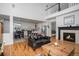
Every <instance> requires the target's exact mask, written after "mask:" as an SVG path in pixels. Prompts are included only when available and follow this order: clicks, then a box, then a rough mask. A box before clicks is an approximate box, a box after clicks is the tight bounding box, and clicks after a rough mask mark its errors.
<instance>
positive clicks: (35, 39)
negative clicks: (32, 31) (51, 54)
mask: <svg viewBox="0 0 79 59" xmlns="http://www.w3.org/2000/svg"><path fill="white" fill-rule="evenodd" d="M49 42H50V37H48V36H42V35H31V36H30V37H29V39H28V45H29V46H31V47H32V48H33V49H36V48H38V47H41V46H42V45H44V44H46V43H49Z"/></svg>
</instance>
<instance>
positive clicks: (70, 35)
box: [58, 26, 79, 43]
mask: <svg viewBox="0 0 79 59" xmlns="http://www.w3.org/2000/svg"><path fill="white" fill-rule="evenodd" d="M63 35H64V36H63ZM66 37H67V38H66ZM58 39H59V40H62V41H63V40H67V41H71V42H75V43H79V26H72V27H58Z"/></svg>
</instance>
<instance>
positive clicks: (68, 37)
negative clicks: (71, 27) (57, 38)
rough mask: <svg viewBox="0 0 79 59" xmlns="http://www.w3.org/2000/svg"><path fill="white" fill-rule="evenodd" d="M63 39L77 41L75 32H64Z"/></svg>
mask: <svg viewBox="0 0 79 59" xmlns="http://www.w3.org/2000/svg"><path fill="white" fill-rule="evenodd" d="M63 40H66V41H71V42H75V33H66V32H63Z"/></svg>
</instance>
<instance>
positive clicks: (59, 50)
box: [42, 42, 74, 56]
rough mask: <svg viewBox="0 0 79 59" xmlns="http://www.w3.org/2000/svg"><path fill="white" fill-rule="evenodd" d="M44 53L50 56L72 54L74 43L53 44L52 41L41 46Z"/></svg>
mask: <svg viewBox="0 0 79 59" xmlns="http://www.w3.org/2000/svg"><path fill="white" fill-rule="evenodd" d="M42 48H43V50H44V52H45V53H47V54H48V55H51V56H69V55H73V54H74V44H73V45H72V43H69V42H64V43H63V44H60V45H59V46H55V45H54V44H53V43H49V44H46V45H43V46H42Z"/></svg>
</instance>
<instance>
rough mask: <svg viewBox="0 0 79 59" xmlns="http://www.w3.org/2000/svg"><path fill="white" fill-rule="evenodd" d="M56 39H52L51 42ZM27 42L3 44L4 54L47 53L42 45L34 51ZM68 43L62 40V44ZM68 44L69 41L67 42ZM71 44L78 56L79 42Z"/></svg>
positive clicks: (27, 54) (26, 54) (28, 54)
mask: <svg viewBox="0 0 79 59" xmlns="http://www.w3.org/2000/svg"><path fill="white" fill-rule="evenodd" d="M55 41H56V40H54V39H53V41H52V42H55ZM27 43H28V42H27V41H26V40H23V41H20V42H16V43H14V44H13V45H5V46H4V55H5V56H10V55H11V56H38V55H47V53H46V52H45V51H44V50H43V48H42V47H40V48H37V49H36V50H35V51H34V50H33V49H32V48H31V47H30V46H28V44H27ZM65 43H68V42H66V41H64V44H65ZM69 44H70V43H69ZM71 46H75V52H74V55H76V56H79V44H74V43H73V44H72V43H71Z"/></svg>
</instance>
